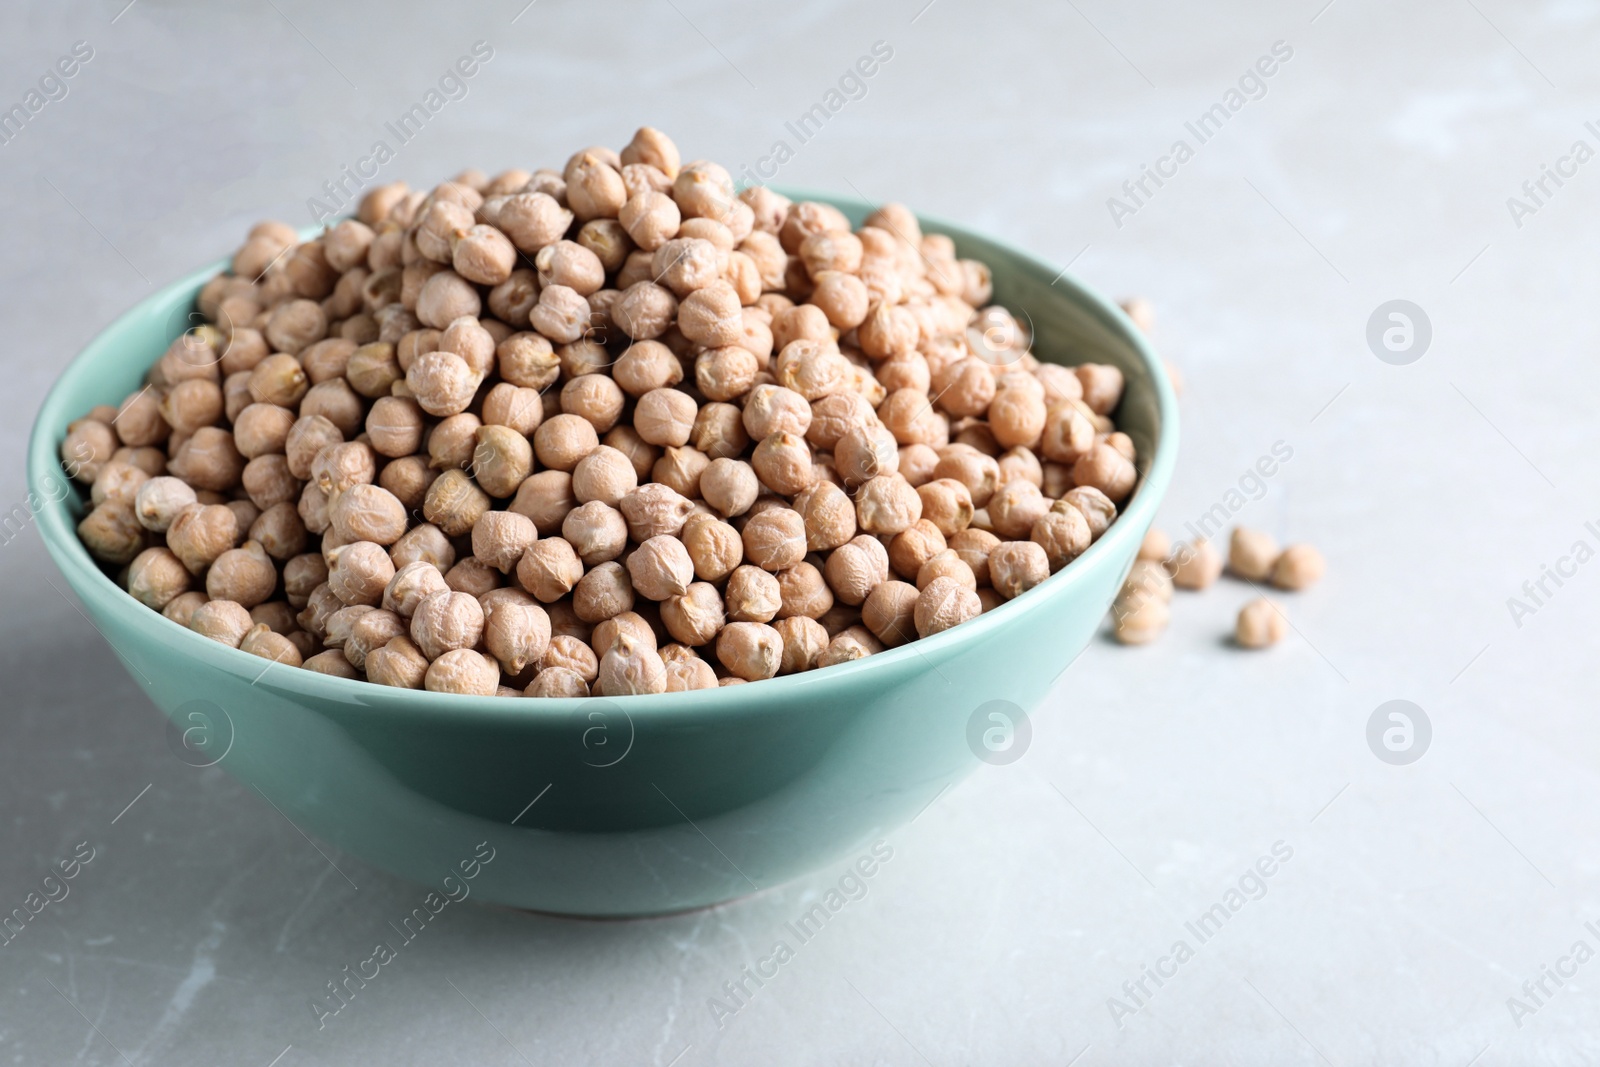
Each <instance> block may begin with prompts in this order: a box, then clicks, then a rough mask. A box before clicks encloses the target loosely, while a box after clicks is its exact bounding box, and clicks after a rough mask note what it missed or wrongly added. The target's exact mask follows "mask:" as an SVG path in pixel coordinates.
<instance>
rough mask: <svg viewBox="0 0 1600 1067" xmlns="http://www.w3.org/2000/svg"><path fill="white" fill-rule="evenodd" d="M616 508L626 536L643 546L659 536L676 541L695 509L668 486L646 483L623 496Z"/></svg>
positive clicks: (686, 499)
mask: <svg viewBox="0 0 1600 1067" xmlns="http://www.w3.org/2000/svg"><path fill="white" fill-rule="evenodd" d="M619 508H620V509H621V511H622V517H623V518H624V519H626V520H627V522H628V534H629V536H631V537H632V538H633V539H634V540H635V541H638V542H640V543H643V542H645V541H647V540H649V539H650V538H652V537H657V536H660V535H662V534H670V535H672V536H674V537H676V536H677V535H678V534H679V533H680V532H682V530H683V524H684V522H685V521H686V520H687V519H688V518H689V513H690V512H691V511H693V510H694V505H693V504H692V503H690V501H689V500H688V498H686V497H684V496H683V495H682V494H680V493H677V492H674V491H673V490H672V489H671V488H669V487H668V486H665V485H661V484H659V483H656V482H647V483H645V484H644V485H641V486H639V488H637V489H635V490H633V491H632V492H631V493H628V494H627V495H626V496H624V497H623V498H622V502H621V504H620V505H619Z"/></svg>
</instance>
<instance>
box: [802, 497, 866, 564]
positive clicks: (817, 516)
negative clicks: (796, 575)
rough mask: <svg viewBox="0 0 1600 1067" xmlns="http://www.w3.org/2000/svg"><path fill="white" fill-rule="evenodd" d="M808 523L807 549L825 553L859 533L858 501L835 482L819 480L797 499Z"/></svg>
mask: <svg viewBox="0 0 1600 1067" xmlns="http://www.w3.org/2000/svg"><path fill="white" fill-rule="evenodd" d="M794 509H795V511H796V512H798V513H799V515H800V518H801V520H802V521H803V522H804V524H805V530H806V550H807V551H809V552H826V551H828V550H830V549H835V548H838V547H839V546H841V545H843V544H844V543H845V542H847V541H849V540H850V539H851V538H852V537H854V536H855V535H856V507H855V502H854V501H852V500H851V499H850V497H849V496H848V495H847V494H846V493H845V491H844V490H843V489H841V488H839V487H838V486H837V485H834V484H833V483H832V482H825V481H819V482H817V483H816V484H815V485H813V486H812V487H811V488H809V489H807V490H805V491H804V492H802V493H801V494H800V495H799V496H797V497H795V498H794Z"/></svg>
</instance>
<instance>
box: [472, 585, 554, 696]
mask: <svg viewBox="0 0 1600 1067" xmlns="http://www.w3.org/2000/svg"><path fill="white" fill-rule="evenodd" d="M514 592H516V591H515V590H509V589H502V590H497V591H496V593H497V594H501V593H514ZM491 595H495V594H491ZM517 595H518V596H521V597H522V599H521V600H518V599H513V598H511V597H503V596H502V597H498V598H497V599H495V600H492V601H491V602H490V603H489V604H488V605H486V606H484V613H483V641H484V647H485V648H487V649H488V651H489V655H491V656H493V657H494V658H495V659H496V660H497V661H499V664H500V669H501V670H502V671H504V672H505V673H506V674H508V675H511V676H513V677H514V676H516V675H519V674H521V673H522V672H523V671H524V670H526V669H527V667H528V665H529V664H533V663H538V662H539V661H540V659H542V658H543V657H544V654H545V651H546V650H547V649H548V648H549V645H550V617H549V616H548V615H547V614H545V610H544V609H543V608H541V607H540V606H539V605H538V604H535V603H534V602H533V601H532V600H531V599H528V598H527V597H526V596H523V595H522V594H520V593H517ZM485 599H488V598H487V597H486V598H485Z"/></svg>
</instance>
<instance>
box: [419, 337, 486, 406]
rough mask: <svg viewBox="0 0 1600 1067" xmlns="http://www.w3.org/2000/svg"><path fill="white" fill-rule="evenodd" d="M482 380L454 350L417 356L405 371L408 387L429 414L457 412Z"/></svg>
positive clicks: (474, 393) (467, 401) (469, 399)
mask: <svg viewBox="0 0 1600 1067" xmlns="http://www.w3.org/2000/svg"><path fill="white" fill-rule="evenodd" d="M480 382H481V379H480V377H479V376H478V375H477V374H474V373H473V371H472V368H471V367H469V366H467V361H466V360H464V359H462V358H461V357H460V356H458V355H456V354H455V353H454V352H429V353H426V354H425V355H421V356H418V357H417V359H416V360H415V362H413V363H412V364H411V369H410V370H408V371H406V388H407V389H409V390H410V391H411V395H412V397H414V398H415V399H416V401H417V403H418V404H419V405H421V407H422V410H423V411H426V412H427V413H428V414H430V415H436V416H444V415H456V414H459V413H461V412H463V411H465V410H467V407H468V406H469V405H470V404H471V403H472V398H473V396H475V395H476V393H477V391H478V385H479V384H480Z"/></svg>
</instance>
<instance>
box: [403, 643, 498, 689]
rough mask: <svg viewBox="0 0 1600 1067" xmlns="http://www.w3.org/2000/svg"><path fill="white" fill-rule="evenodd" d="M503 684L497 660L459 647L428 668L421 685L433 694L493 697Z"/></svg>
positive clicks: (436, 660)
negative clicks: (464, 694)
mask: <svg viewBox="0 0 1600 1067" xmlns="http://www.w3.org/2000/svg"><path fill="white" fill-rule="evenodd" d="M499 684H500V668H499V667H498V666H497V665H496V664H495V662H494V660H492V659H490V658H489V657H488V656H485V655H484V654H483V653H481V652H474V651H473V650H472V649H470V648H458V649H454V650H452V651H450V652H446V653H445V654H444V655H442V656H440V657H439V658H437V659H435V660H434V661H433V662H432V663H430V664H429V665H428V671H427V674H425V675H424V676H423V681H422V686H423V688H424V689H426V690H428V691H429V692H430V693H466V694H469V695H471V696H494V694H495V690H496V689H497V688H498V686H499Z"/></svg>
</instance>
